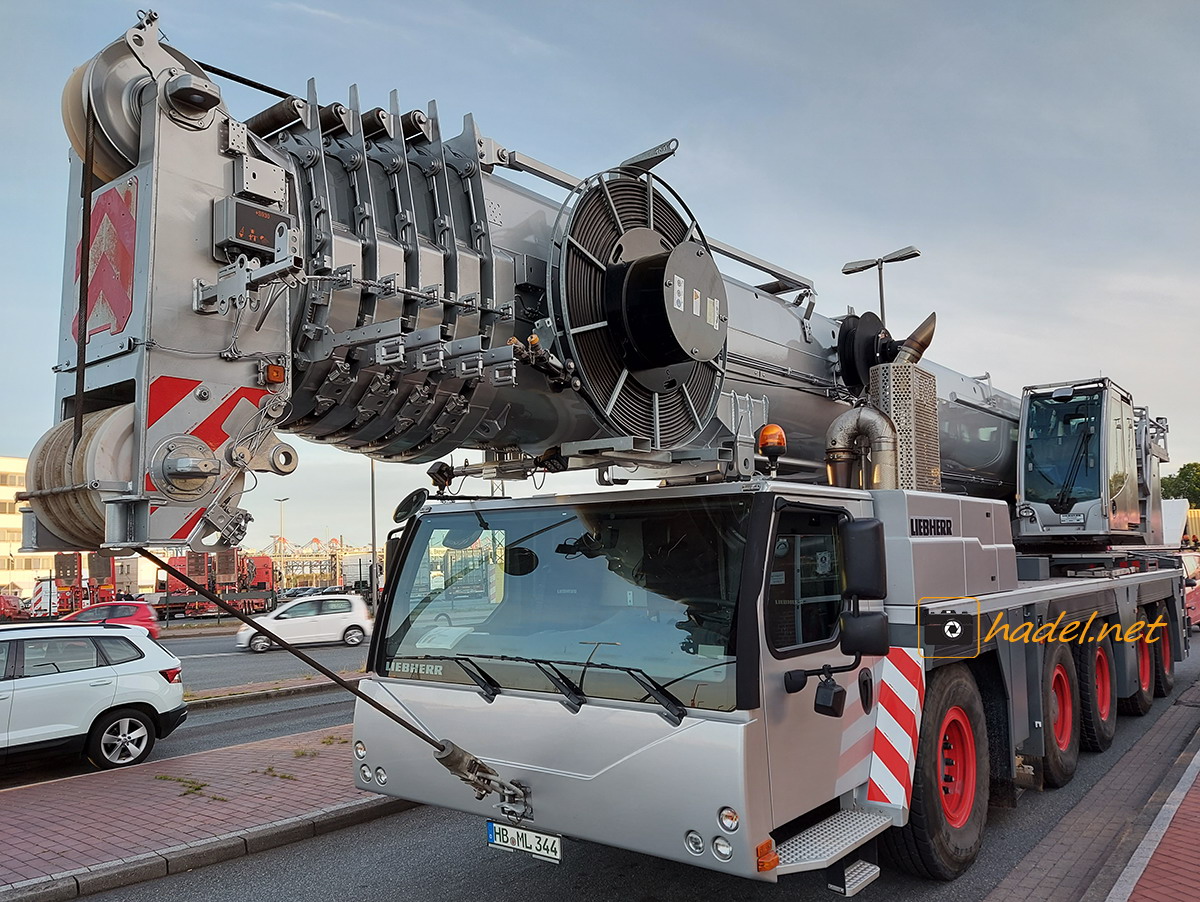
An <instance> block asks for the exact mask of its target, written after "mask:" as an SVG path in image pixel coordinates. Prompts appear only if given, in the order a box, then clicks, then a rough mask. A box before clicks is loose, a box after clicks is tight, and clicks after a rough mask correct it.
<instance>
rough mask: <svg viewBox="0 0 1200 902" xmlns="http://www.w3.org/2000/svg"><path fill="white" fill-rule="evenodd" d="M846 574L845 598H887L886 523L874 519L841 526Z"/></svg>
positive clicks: (840, 534) (867, 518) (852, 521)
mask: <svg viewBox="0 0 1200 902" xmlns="http://www.w3.org/2000/svg"><path fill="white" fill-rule="evenodd" d="M838 538H839V539H840V540H841V546H842V563H843V567H844V570H845V573H846V586H845V588H844V589H843V590H842V596H843V597H844V598H850V597H855V598H887V557H886V555H885V554H884V550H883V523H882V522H880V521H879V520H876V519H875V518H873V517H865V518H863V519H859V520H842V521H841V522H840V523H839V524H838Z"/></svg>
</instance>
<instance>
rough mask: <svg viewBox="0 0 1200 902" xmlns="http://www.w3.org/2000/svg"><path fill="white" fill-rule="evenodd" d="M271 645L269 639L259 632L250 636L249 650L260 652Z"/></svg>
mask: <svg viewBox="0 0 1200 902" xmlns="http://www.w3.org/2000/svg"><path fill="white" fill-rule="evenodd" d="M270 647H271V640H270V639H268V638H267V637H266V636H264V635H263V634H262V633H259V634H258V635H256V636H252V637H251V638H250V650H251V651H256V652H259V653H260V654H261V653H262V652H264V651H266V650H267V649H268V648H270Z"/></svg>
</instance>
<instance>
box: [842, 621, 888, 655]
mask: <svg viewBox="0 0 1200 902" xmlns="http://www.w3.org/2000/svg"><path fill="white" fill-rule="evenodd" d="M839 625H840V628H841V634H842V654H844V655H862V656H863V657H873V656H880V657H882V656H885V655H887V653H888V652H889V651H891V650H892V640H891V636H890V632H889V630H888V616H887V614H884V613H882V612H879V613H873V614H853V613H850V612H846V613H844V614H842V619H841V623H840V624H839Z"/></svg>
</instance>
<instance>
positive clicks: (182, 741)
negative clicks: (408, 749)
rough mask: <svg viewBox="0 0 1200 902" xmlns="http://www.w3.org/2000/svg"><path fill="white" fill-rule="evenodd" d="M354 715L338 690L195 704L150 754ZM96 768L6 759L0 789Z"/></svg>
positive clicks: (317, 726)
mask: <svg viewBox="0 0 1200 902" xmlns="http://www.w3.org/2000/svg"><path fill="white" fill-rule="evenodd" d="M353 718H354V699H353V698H351V697H350V696H349V695H348V694H347V693H346V692H344V691H339V690H330V691H328V692H318V693H314V694H312V695H293V696H287V697H284V698H274V699H264V700H262V701H256V702H244V703H239V704H236V705H226V706H224V707H220V708H208V709H204V710H192V711H190V712H189V713H188V718H187V720H186V721H184V722H183V725H182V726H181V727H179V729H178V730H176V731H175V732H174V733H172V734H171V735H170V736H168V737H167V738H166V739H164V740H162V741H161V742H159V743H157V744H156V745H155V747H154V751H152V752H151V753H150V758H149V759H148V760H150V761H161V760H163V759H165V758H176V757H178V756H180V755H190V754H192V753H193V752H205V751H208V750H209V749H219V748H226V747H227V746H231V745H240V744H242V743H244V742H256V741H257V740H259V739H271V738H273V737H275V736H289V735H291V734H292V733H303V732H305V731H307V730H321V729H325V728H327V727H336V726H340V725H341V724H346V723H349V722H350V721H351V720H353ZM91 770H93V768H92V767H91V765H88V764H86V763H83V762H78V761H72V760H69V759H64V758H58V759H55V760H44V761H38V762H37V763H36V764H30V765H26V766H20V767H16V766H9V765H6V766H5V768H4V771H3V774H2V775H0V789H9V788H11V787H13V786H23V785H25V784H27V783H38V782H41V781H43V780H58V779H61V778H63V777H73V776H75V775H76V774H83V773H88V772H89V771H91Z"/></svg>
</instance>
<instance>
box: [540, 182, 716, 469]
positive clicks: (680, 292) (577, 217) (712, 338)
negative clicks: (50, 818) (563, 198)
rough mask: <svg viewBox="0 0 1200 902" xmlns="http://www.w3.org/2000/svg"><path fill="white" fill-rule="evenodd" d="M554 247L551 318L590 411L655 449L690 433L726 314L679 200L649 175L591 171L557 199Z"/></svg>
mask: <svg viewBox="0 0 1200 902" xmlns="http://www.w3.org/2000/svg"><path fill="white" fill-rule="evenodd" d="M668 196H669V198H670V199H668ZM555 249H556V253H557V255H558V258H557V260H556V261H555V269H556V278H555V279H554V289H555V291H554V298H553V300H554V312H555V317H556V327H557V329H558V332H559V335H560V342H561V344H562V346H563V352H564V353H565V354H566V355H567V358H568V360H569V361H570V362H572V363H573V364H574V367H575V373H576V374H577V375H578V376H579V378H580V381H581V383H582V392H583V394H584V396H585V397H586V398H587V399H588V401H589V402H590V403H591V405H592V406H593V407H594V408H595V410H596V413H597V414H598V415H599V416H600V418H601V419H602V421H603V422H604V423H605V425H606V426H607V427H608V428H610V429H611V430H613V432H614V433H615V434H617V435H629V436H634V437H635V438H641V439H645V440H648V441H649V442H650V445H651V447H652V448H655V449H671V448H677V447H679V446H681V445H684V444H686V443H687V442H689V441H690V440H692V439H693V438H695V437H696V436H697V435H698V434H699V433H700V432H701V431H702V430H703V429H704V428H705V427H706V426H707V425H708V423H709V420H710V419H711V418H712V416H713V413H714V411H715V409H716V405H717V400H718V398H719V396H720V393H721V385H722V382H723V380H724V377H725V336H726V333H727V321H728V316H727V313H728V311H727V309H726V299H725V286H724V282H723V280H722V279H721V274H720V272H719V271H718V270H717V267H716V264H715V263H714V262H713V259H712V253H711V252H710V250H709V248H708V245H707V243H706V242H705V240H704V235H703V233H702V232H701V231H700V227H699V226H698V225H697V223H696V220H695V218H694V217H693V216H692V215H691V213H690V212H688V210H687V207H686V206H685V205H684V204H683V202H682V200H680V199H679V196H678V195H677V194H675V192H674V191H672V190H671V189H670V187H668V186H667V185H666V184H665V183H663V182H662V181H661V180H659V179H657V178H655V177H654V176H653V175H651V174H650V173H648V172H639V171H636V170H627V169H621V170H613V171H609V172H603V173H600V174H599V175H596V176H593V177H591V178H590V179H588V180H587V181H585V182H583V183H581V184H580V185H579V187H578V188H576V189H575V191H574V192H572V194H571V197H570V198H568V200H567V202H566V204H565V205H564V206H563V208H562V211H561V212H560V214H559V217H558V222H557V223H556V226H555Z"/></svg>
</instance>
